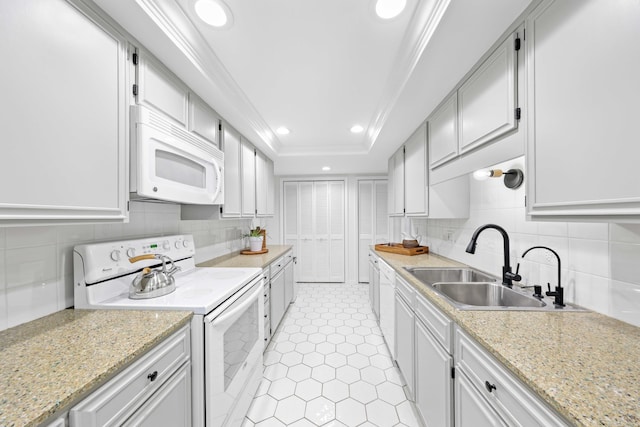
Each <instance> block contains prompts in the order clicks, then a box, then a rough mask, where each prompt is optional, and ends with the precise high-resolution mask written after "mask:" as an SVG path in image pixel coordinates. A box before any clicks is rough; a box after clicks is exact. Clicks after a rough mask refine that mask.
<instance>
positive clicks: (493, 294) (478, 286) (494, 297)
mask: <svg viewBox="0 0 640 427" xmlns="http://www.w3.org/2000/svg"><path fill="white" fill-rule="evenodd" d="M433 288H434V289H435V290H437V291H439V292H440V293H441V294H443V295H444V296H446V297H448V298H449V299H451V300H453V301H455V302H456V303H457V305H471V306H477V307H538V308H539V307H544V306H546V305H547V304H546V303H545V302H543V301H540V299H538V298H534V297H532V296H528V295H525V294H523V293H520V292H517V291H514V290H513V289H509V288H507V287H506V286H504V285H502V284H501V283H446V282H443V283H435V284H433Z"/></svg>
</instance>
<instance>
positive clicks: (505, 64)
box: [458, 34, 518, 154]
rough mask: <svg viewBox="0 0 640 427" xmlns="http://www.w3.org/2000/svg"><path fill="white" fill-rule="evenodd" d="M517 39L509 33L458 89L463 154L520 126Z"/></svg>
mask: <svg viewBox="0 0 640 427" xmlns="http://www.w3.org/2000/svg"><path fill="white" fill-rule="evenodd" d="M515 39H516V35H515V34H513V35H512V36H511V37H508V38H507V39H506V40H505V41H504V42H503V43H502V44H501V45H500V46H499V47H498V48H497V49H496V50H495V52H493V53H492V54H491V55H490V56H489V57H488V58H487V59H486V60H485V61H484V63H483V64H482V65H481V66H480V68H478V69H477V70H476V71H475V72H474V73H473V74H472V75H471V77H469V79H468V80H467V81H466V82H465V83H464V84H463V85H462V86H460V88H459V89H458V123H459V128H460V135H459V150H458V151H459V153H460V154H462V153H465V152H467V151H470V150H472V149H475V148H477V147H479V146H481V145H483V144H485V143H487V142H489V141H492V140H495V139H496V138H499V137H501V136H503V135H505V134H507V133H508V132H510V131H512V130H513V129H515V128H516V127H517V126H518V122H517V120H516V116H515V108H516V105H517V104H516V101H517V100H516V96H517V87H516V84H517V81H516V70H517V63H516V43H515Z"/></svg>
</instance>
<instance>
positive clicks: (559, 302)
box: [516, 246, 564, 307]
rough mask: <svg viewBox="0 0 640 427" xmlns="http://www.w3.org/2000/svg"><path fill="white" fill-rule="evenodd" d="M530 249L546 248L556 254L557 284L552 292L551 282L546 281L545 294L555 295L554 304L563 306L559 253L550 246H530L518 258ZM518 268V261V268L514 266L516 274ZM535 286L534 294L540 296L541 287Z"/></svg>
mask: <svg viewBox="0 0 640 427" xmlns="http://www.w3.org/2000/svg"><path fill="white" fill-rule="evenodd" d="M532 249H546V250H548V251H550V252H551V253H552V254H554V255H555V256H556V259H557V260H558V285H557V286H556V287H555V290H554V291H553V292H551V284H550V283H547V289H548V291H547V292H545V293H546V294H547V296H548V297H555V299H554V301H553V303H554V304H555V305H559V306H560V307H564V288H563V287H562V286H561V285H560V270H561V268H562V267H561V264H560V255H558V254H557V252H556V251H554V250H553V249H551V248H548V247H546V246H532V247H530V248H529V249H527V250H526V251H524V253H523V254H522V256H521V257H520V258H524V256H525V255H526V254H528V253H529V251H530V250H532ZM518 270H520V263H518V268H516V274H518ZM534 288H535V293H534V296H540V293H541V290H542V289H540V288H541V287H539V286H537V285H536V286H534Z"/></svg>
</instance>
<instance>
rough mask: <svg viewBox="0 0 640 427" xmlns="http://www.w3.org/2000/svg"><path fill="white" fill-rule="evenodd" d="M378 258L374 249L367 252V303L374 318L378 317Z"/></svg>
mask: <svg viewBox="0 0 640 427" xmlns="http://www.w3.org/2000/svg"><path fill="white" fill-rule="evenodd" d="M379 262H380V258H378V256H377V255H376V253H375V252H374V251H370V252H369V304H370V305H371V310H372V311H373V314H375V316H376V319H380V268H379V266H378V263H379Z"/></svg>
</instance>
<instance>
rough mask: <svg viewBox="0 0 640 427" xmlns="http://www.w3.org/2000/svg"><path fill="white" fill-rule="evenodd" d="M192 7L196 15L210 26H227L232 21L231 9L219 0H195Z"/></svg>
mask: <svg viewBox="0 0 640 427" xmlns="http://www.w3.org/2000/svg"><path fill="white" fill-rule="evenodd" d="M193 8H194V9H195V11H196V14H197V15H198V17H199V18H200V19H202V21H204V22H205V23H206V24H209V25H211V26H212V27H216V28H228V27H230V26H231V24H232V22H233V17H232V15H231V10H230V9H229V7H228V6H227V5H226V4H224V2H222V1H221V0H197V1H196V2H195V4H194V6H193Z"/></svg>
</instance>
